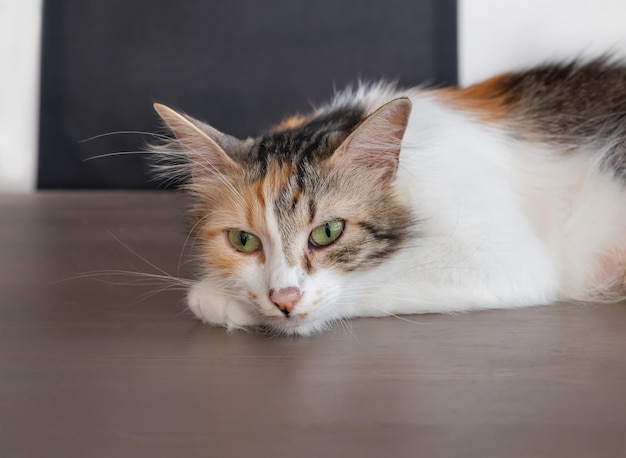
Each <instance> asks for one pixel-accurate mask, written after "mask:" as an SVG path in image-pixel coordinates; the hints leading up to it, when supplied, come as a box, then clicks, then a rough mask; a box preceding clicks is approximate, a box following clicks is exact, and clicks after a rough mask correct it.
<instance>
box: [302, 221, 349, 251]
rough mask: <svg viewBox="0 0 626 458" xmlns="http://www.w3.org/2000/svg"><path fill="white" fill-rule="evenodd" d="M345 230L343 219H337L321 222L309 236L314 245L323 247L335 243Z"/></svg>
mask: <svg viewBox="0 0 626 458" xmlns="http://www.w3.org/2000/svg"><path fill="white" fill-rule="evenodd" d="M342 232H343V221H341V220H340V219H335V220H332V221H328V222H327V223H324V224H320V225H319V226H317V227H316V228H315V229H313V232H311V236H310V237H309V242H311V244H312V245H313V246H316V247H322V246H326V245H330V244H331V243H333V242H334V241H335V240H337V238H338V237H339V236H340V235H341V233H342Z"/></svg>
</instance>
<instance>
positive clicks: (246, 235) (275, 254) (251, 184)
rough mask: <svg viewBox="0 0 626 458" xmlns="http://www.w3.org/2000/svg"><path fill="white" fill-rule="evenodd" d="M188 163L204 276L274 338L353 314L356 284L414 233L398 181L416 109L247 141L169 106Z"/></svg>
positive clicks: (303, 120)
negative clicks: (404, 143) (403, 148)
mask: <svg viewBox="0 0 626 458" xmlns="http://www.w3.org/2000/svg"><path fill="white" fill-rule="evenodd" d="M155 109H156V110H157V112H158V113H159V115H160V116H161V118H162V119H163V120H164V121H165V123H166V124H167V126H168V128H169V129H170V130H171V131H172V133H173V134H174V135H175V137H176V140H175V141H174V142H172V143H171V144H170V145H169V146H168V147H167V148H168V149H169V151H175V152H178V153H184V154H185V155H186V156H187V158H188V165H187V167H188V170H189V172H190V180H189V181H190V182H189V185H188V189H189V191H190V193H191V195H192V196H193V200H194V205H193V217H194V220H193V224H194V231H195V235H196V237H197V240H198V241H199V242H200V250H201V253H200V258H201V263H202V265H203V267H204V268H206V270H205V271H206V275H207V276H209V277H211V278H213V279H215V280H216V281H215V284H216V285H220V288H224V289H225V291H224V293H225V295H226V296H228V297H236V298H237V300H238V301H240V302H242V303H244V304H246V306H249V307H250V308H251V309H253V310H254V312H255V313H258V314H259V315H260V316H261V317H262V320H263V322H265V323H266V324H267V325H269V326H270V327H271V328H273V329H276V330H279V331H281V332H284V333H297V334H307V333H310V332H313V331H316V330H320V329H323V328H324V326H325V324H326V323H328V322H329V321H332V320H334V319H337V318H340V317H342V316H345V315H346V314H347V312H346V310H347V308H348V307H350V306H351V304H354V303H355V302H358V300H359V299H358V297H353V296H351V295H350V290H349V287H348V286H347V285H348V284H349V283H350V280H351V279H353V278H354V277H355V276H358V275H359V273H361V272H363V271H368V270H371V269H373V268H374V267H376V266H378V265H380V264H381V263H382V262H384V261H385V260H386V259H387V258H389V257H390V256H392V255H393V254H395V253H396V252H397V251H398V250H399V249H400V248H401V247H402V245H403V243H404V242H405V241H406V239H407V237H408V235H409V232H410V227H411V223H412V221H411V214H410V210H409V208H408V207H407V204H406V203H404V201H403V200H402V199H401V198H400V197H399V196H398V193H397V189H396V186H395V176H396V171H397V168H398V161H399V154H400V143H401V140H402V137H403V135H404V131H405V129H406V125H407V122H408V119H409V114H410V110H411V102H410V101H409V100H408V99H406V98H400V99H395V100H393V101H391V102H389V103H387V104H386V105H384V106H383V107H381V108H379V109H378V110H377V111H375V112H374V113H373V114H370V115H369V116H365V115H364V110H363V109H361V108H359V107H344V108H335V109H332V110H326V111H325V112H322V113H318V114H314V115H311V116H306V117H298V118H291V119H289V120H288V121H286V122H284V123H282V124H281V125H279V126H277V127H276V128H275V129H274V130H272V131H270V132H269V133H267V134H264V135H262V136H260V137H257V138H249V139H246V140H239V139H236V138H233V137H231V136H228V135H226V134H223V133H221V132H219V131H217V130H216V129H214V128H212V127H210V126H209V125H207V124H204V123H202V122H200V121H197V120H195V119H193V118H191V117H189V116H186V115H182V114H179V113H177V112H175V111H173V110H171V109H169V108H167V107H165V106H163V105H155Z"/></svg>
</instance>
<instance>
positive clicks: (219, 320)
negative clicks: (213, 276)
mask: <svg viewBox="0 0 626 458" xmlns="http://www.w3.org/2000/svg"><path fill="white" fill-rule="evenodd" d="M187 305H188V306H189V309H190V310H191V311H192V312H193V313H194V315H195V316H196V317H197V318H198V319H199V320H200V321H202V322H203V323H208V324H212V325H216V326H223V327H225V328H226V329H228V330H229V331H234V330H235V329H244V328H247V327H250V326H256V325H259V324H261V318H260V317H259V315H258V314H257V313H256V312H255V311H254V310H252V308H251V306H249V305H246V304H242V303H241V302H239V301H237V300H235V299H233V298H231V297H228V296H227V295H226V294H224V293H223V292H222V291H220V289H219V288H218V287H216V286H215V285H214V284H213V283H212V282H211V281H210V280H208V279H205V280H202V281H200V282H198V283H196V284H195V285H194V286H193V287H192V288H191V290H190V291H189V295H188V296H187Z"/></svg>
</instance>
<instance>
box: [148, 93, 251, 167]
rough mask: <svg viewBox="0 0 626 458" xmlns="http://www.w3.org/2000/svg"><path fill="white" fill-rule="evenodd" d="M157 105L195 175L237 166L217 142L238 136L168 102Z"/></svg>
mask: <svg viewBox="0 0 626 458" xmlns="http://www.w3.org/2000/svg"><path fill="white" fill-rule="evenodd" d="M154 109H155V111H156V112H157V113H158V115H159V116H160V117H161V119H162V120H163V122H165V124H166V125H167V127H168V128H169V129H170V130H171V131H172V133H173V134H174V136H175V137H176V139H177V140H178V142H179V144H180V146H181V147H182V149H183V151H184V153H185V154H186V156H187V157H188V159H189V162H190V164H191V172H192V175H193V177H194V178H199V177H202V176H210V175H215V174H216V173H217V174H226V173H229V172H232V171H233V170H234V169H236V168H237V167H238V166H237V164H236V163H235V161H233V160H232V159H231V158H230V157H229V156H228V154H226V152H225V151H224V149H223V148H222V146H220V144H219V143H218V142H220V143H224V142H228V141H231V142H234V141H236V139H234V138H232V137H230V136H228V135H226V134H223V133H221V132H220V131H218V130H217V129H214V128H213V127H211V126H209V125H208V124H204V123H201V122H200V121H198V120H196V119H193V118H191V117H189V116H187V115H184V114H181V113H178V112H176V111H174V110H172V109H171V108H169V107H166V106H165V105H161V104H159V103H155V104H154Z"/></svg>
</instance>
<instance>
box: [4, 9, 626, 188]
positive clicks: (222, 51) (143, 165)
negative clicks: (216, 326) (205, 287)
mask: <svg viewBox="0 0 626 458" xmlns="http://www.w3.org/2000/svg"><path fill="white" fill-rule="evenodd" d="M624 18H626V2H623V0H543V1H541V0H525V1H517V0H458V1H456V0H370V1H368V2H362V1H358V0H341V1H337V0H335V1H331V0H318V1H316V2H300V1H293V0H291V1H289V0H270V1H264V2H261V1H260V0H257V1H255V0H233V1H230V2H224V1H220V2H218V1H211V0H180V1H177V2H166V1H161V0H133V1H132V2H129V1H126V0H47V1H46V0H43V1H42V0H19V1H18V0H0V62H2V64H1V65H2V66H3V68H2V72H1V73H0V74H1V75H2V76H1V78H2V80H1V81H0V82H1V83H2V84H0V134H1V135H2V141H1V142H0V191H11V192H29V191H32V190H35V189H85V188H124V189H138V188H154V187H162V184H161V183H158V182H154V181H151V180H150V176H149V172H148V167H147V162H146V155H145V154H133V152H136V151H142V150H145V144H146V142H147V141H149V140H150V137H149V136H148V135H144V134H140V133H133V134H131V133H128V134H122V133H120V134H115V135H104V136H101V135H103V134H109V133H113V132H127V131H133V132H155V131H158V128H159V123H158V120H157V117H156V115H155V114H154V113H153V111H152V103H153V102H160V103H164V104H167V105H170V106H172V107H174V108H178V109H181V110H183V111H185V112H187V113H189V114H191V115H193V116H195V117H197V118H200V119H203V120H205V121H208V122H210V123H211V124H212V125H214V126H215V127H217V128H218V129H221V130H223V131H225V132H227V133H230V134H233V135H237V136H241V137H243V136H247V135H255V134H257V133H259V132H260V131H262V130H263V129H265V128H267V127H268V126H270V125H271V124H273V123H276V122H278V121H280V120H281V119H282V118H283V117H284V116H286V115H288V114H290V113H293V112H297V111H306V110H307V109H308V108H309V107H310V106H311V103H320V102H323V101H325V100H327V99H328V98H329V97H330V96H331V95H332V93H333V91H334V90H335V89H338V88H342V87H344V86H346V85H347V84H351V83H354V82H356V81H357V80H358V79H359V78H360V79H365V80H372V79H380V78H386V79H390V80H397V81H398V82H399V83H400V84H401V85H403V86H412V85H417V84H422V83H429V84H433V85H443V84H446V85H450V84H461V85H467V84H471V83H473V82H476V81H478V80H480V79H482V78H484V77H488V76H490V75H493V74H495V73H498V72H501V71H505V70H510V69H516V68H523V67H525V66H528V65H532V64H534V63H537V62H540V61H543V60H546V59H563V58H569V57H573V56H579V55H596V54H599V53H602V52H606V51H614V52H615V53H617V54H619V55H624V54H625V52H624V50H625V49H626V27H624ZM92 137H97V138H93V139H91V138H92ZM89 139H91V140H89ZM124 152H128V153H129V154H119V155H112V156H110V157H107V158H101V159H92V160H87V159H89V158H93V157H96V156H101V155H106V154H108V153H124Z"/></svg>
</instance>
